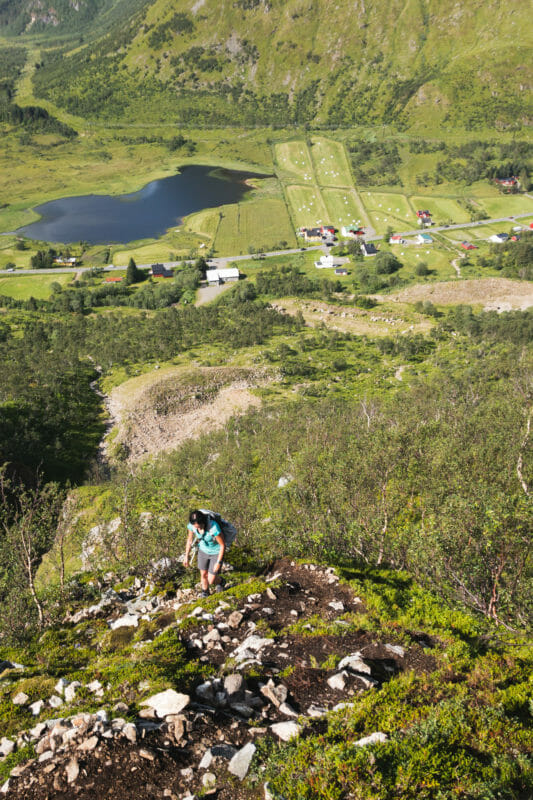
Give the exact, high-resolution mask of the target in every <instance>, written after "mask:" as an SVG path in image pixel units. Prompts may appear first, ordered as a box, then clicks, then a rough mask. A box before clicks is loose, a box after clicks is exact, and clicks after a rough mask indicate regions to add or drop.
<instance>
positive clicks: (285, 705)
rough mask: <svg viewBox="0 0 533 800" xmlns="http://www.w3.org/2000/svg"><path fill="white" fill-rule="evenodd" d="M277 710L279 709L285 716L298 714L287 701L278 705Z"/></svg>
mask: <svg viewBox="0 0 533 800" xmlns="http://www.w3.org/2000/svg"><path fill="white" fill-rule="evenodd" d="M279 710H280V711H281V713H282V714H285V716H286V717H297V716H298V714H297V713H296V711H295V710H294V708H293V707H292V706H290V705H289V704H288V703H282V704H281V705H280V707H279Z"/></svg>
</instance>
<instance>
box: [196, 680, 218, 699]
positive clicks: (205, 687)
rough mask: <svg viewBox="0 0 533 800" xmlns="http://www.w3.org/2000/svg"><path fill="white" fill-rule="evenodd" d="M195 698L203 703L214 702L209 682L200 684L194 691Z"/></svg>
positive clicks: (213, 693) (213, 694)
mask: <svg viewBox="0 0 533 800" xmlns="http://www.w3.org/2000/svg"><path fill="white" fill-rule="evenodd" d="M195 692H196V696H197V697H199V698H200V700H203V701H204V703H214V701H215V692H214V690H213V686H212V685H211V683H210V682H209V681H206V682H205V683H201V684H200V685H199V686H197V687H196V689H195Z"/></svg>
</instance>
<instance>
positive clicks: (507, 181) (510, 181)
mask: <svg viewBox="0 0 533 800" xmlns="http://www.w3.org/2000/svg"><path fill="white" fill-rule="evenodd" d="M494 181H495V183H497V184H498V185H499V186H509V187H514V186H518V178H517V177H516V176H515V175H512V176H511V177H510V178H494Z"/></svg>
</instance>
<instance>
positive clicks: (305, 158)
mask: <svg viewBox="0 0 533 800" xmlns="http://www.w3.org/2000/svg"><path fill="white" fill-rule="evenodd" d="M275 154H276V160H277V162H278V167H279V168H280V170H281V171H282V172H288V173H291V174H293V175H294V176H295V177H297V178H298V179H300V180H301V181H305V182H306V183H307V182H311V181H313V180H314V171H313V163H312V160H311V156H310V153H309V148H308V147H307V144H306V143H305V142H304V141H300V140H298V141H295V142H281V143H279V144H276V145H275Z"/></svg>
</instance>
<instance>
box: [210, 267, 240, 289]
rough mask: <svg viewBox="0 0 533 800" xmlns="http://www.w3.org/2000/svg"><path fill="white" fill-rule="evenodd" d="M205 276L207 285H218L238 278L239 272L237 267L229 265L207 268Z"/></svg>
mask: <svg viewBox="0 0 533 800" xmlns="http://www.w3.org/2000/svg"><path fill="white" fill-rule="evenodd" d="M205 277H206V279H207V283H208V285H209V286H219V285H220V284H222V283H233V282H234V281H238V280H239V278H240V272H239V270H238V269H237V267H229V268H227V269H208V270H206V273H205Z"/></svg>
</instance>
